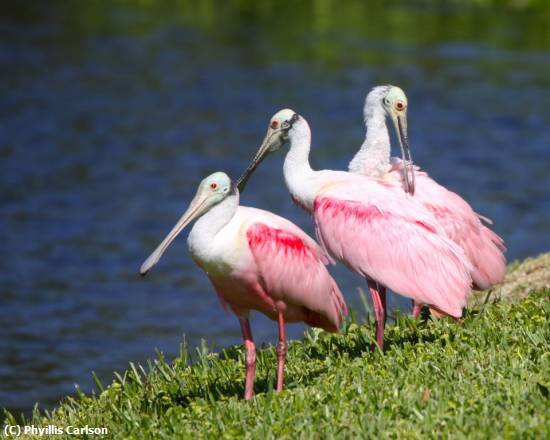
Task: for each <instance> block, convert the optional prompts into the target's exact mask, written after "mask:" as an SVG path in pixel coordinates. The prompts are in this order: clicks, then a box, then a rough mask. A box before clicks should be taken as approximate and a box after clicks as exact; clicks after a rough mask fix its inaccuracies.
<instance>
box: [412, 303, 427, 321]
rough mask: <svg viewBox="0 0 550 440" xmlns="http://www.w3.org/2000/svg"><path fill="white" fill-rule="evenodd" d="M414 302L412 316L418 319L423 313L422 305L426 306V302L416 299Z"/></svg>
mask: <svg viewBox="0 0 550 440" xmlns="http://www.w3.org/2000/svg"><path fill="white" fill-rule="evenodd" d="M412 304H413V309H412V317H413V318H414V319H417V318H418V317H419V316H420V314H421V313H422V307H424V304H422V303H421V302H417V301H415V300H414V299H413V300H412Z"/></svg>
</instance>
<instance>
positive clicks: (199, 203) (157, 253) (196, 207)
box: [139, 195, 206, 275]
mask: <svg viewBox="0 0 550 440" xmlns="http://www.w3.org/2000/svg"><path fill="white" fill-rule="evenodd" d="M205 202H206V199H205V198H204V197H202V196H199V195H197V196H195V198H194V199H193V200H192V201H191V203H190V204H189V207H188V208H187V210H186V211H185V213H184V214H183V215H182V216H181V217H180V219H179V220H178V222H177V223H176V225H175V226H174V227H173V228H172V230H171V231H170V232H169V233H168V235H167V236H166V238H165V239H164V240H162V242H161V243H160V244H159V245H158V246H157V248H156V249H155V250H154V251H153V253H152V254H151V255H149V257H148V258H147V260H145V261H144V262H143V264H142V265H141V267H140V269H139V273H140V275H145V274H146V273H147V272H149V270H150V269H151V268H152V267H153V266H154V265H155V264H157V263H158V262H159V260H160V258H161V257H162V255H163V254H164V252H166V249H168V247H169V246H170V244H171V243H172V241H174V239H175V238H176V237H177V236H178V234H179V233H180V232H181V231H182V230H183V228H185V227H186V226H187V225H188V224H189V223H191V222H192V221H193V220H194V219H195V218H197V217H198V216H199V215H201V214H202V213H203V212H204V207H205V205H206V203H205Z"/></svg>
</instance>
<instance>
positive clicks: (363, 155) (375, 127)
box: [348, 99, 390, 178]
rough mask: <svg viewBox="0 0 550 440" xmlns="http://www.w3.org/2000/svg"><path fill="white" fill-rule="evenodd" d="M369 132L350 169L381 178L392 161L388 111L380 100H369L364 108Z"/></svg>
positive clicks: (350, 164)
mask: <svg viewBox="0 0 550 440" xmlns="http://www.w3.org/2000/svg"><path fill="white" fill-rule="evenodd" d="M364 116H365V125H366V128H367V134H366V136H365V140H364V141H363V144H362V145H361V148H360V149H359V151H358V152H357V153H356V154H355V156H354V157H353V159H352V160H351V162H350V163H349V166H348V169H349V170H350V171H351V172H352V173H359V174H364V175H367V176H370V177H376V178H380V177H383V176H384V174H386V172H387V170H388V166H389V163H390V135H389V133H388V128H387V127H386V112H385V111H384V108H383V107H382V104H381V102H380V101H379V100H376V101H375V100H372V101H371V100H368V99H367V102H366V104H365V108H364Z"/></svg>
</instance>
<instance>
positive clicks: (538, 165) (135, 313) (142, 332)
mask: <svg viewBox="0 0 550 440" xmlns="http://www.w3.org/2000/svg"><path fill="white" fill-rule="evenodd" d="M69 3H70V2H68V3H66V2H54V3H53V5H55V6H52V8H51V9H50V8H48V9H46V7H42V9H38V10H32V9H30V10H20V9H13V10H10V11H9V13H8V14H6V15H5V16H3V17H2V18H0V32H1V35H2V38H1V39H0V77H1V83H0V85H1V87H2V91H1V93H0V158H1V159H0V163H1V173H0V199H1V205H0V230H1V231H2V240H1V241H0V253H1V255H2V256H3V257H2V259H1V260H0V316H1V324H0V407H8V408H11V409H14V410H16V411H26V412H28V411H29V410H30V409H31V408H32V406H33V405H34V403H35V402H39V404H40V406H41V407H46V408H47V407H51V406H52V405H54V404H55V403H56V402H57V401H58V400H59V399H60V398H61V397H62V396H64V395H66V394H71V393H73V392H74V384H75V383H78V384H79V385H80V386H81V387H82V389H83V390H85V391H89V390H90V389H92V379H91V371H95V372H96V373H97V374H98V376H99V377H100V378H101V379H102V380H104V381H105V382H108V381H110V379H111V378H112V372H113V371H120V370H123V369H125V368H126V366H127V363H128V362H129V361H134V362H143V361H144V360H146V359H147V358H151V357H154V356H155V349H160V350H162V351H164V352H165V354H166V355H167V356H168V357H171V356H174V355H176V354H177V353H178V352H179V347H180V344H181V343H182V341H183V339H184V336H183V335H185V340H186V342H187V344H188V345H189V346H190V347H191V348H192V347H195V346H197V345H198V344H199V343H200V340H201V338H204V339H205V340H206V342H207V345H208V346H209V347H212V348H215V349H219V348H222V347H224V346H227V345H229V344H236V343H240V341H241V339H240V332H239V326H238V324H237V321H236V319H235V318H234V317H233V316H232V315H230V314H227V313H226V312H224V311H223V310H222V308H221V307H220V306H219V304H218V300H217V298H216V295H215V294H214V292H213V289H212V287H211V286H210V284H209V282H208V280H207V278H206V277H205V276H204V274H203V273H202V272H201V271H200V270H199V269H198V268H197V267H195V265H194V264H193V262H192V261H191V259H190V257H189V255H188V253H187V250H186V244H185V237H186V234H182V236H181V237H180V238H179V239H178V240H177V242H176V243H175V245H174V246H173V247H172V248H171V249H170V250H169V251H168V252H167V253H166V254H165V256H164V258H163V259H162V260H161V263H160V264H159V265H158V266H157V267H155V269H154V270H153V271H152V273H151V274H150V275H149V276H148V277H146V278H140V277H139V276H138V268H139V266H140V264H141V263H142V261H143V260H144V258H146V257H147V256H148V255H149V253H150V252H151V251H152V250H153V249H154V247H155V246H156V245H157V244H158V242H159V240H160V239H162V238H163V237H164V235H165V233H166V232H167V231H168V230H169V229H170V228H171V226H172V225H173V224H174V222H175V220H177V218H178V217H179V215H181V213H182V212H183V210H184V209H185V208H186V206H187V204H188V202H189V201H190V199H191V197H192V196H193V195H194V193H195V190H196V185H197V184H198V182H199V181H200V180H201V179H202V178H203V177H204V176H205V175H207V174H209V173H211V172H213V171H216V170H224V171H226V172H228V173H229V174H230V175H232V176H234V177H236V176H238V175H239V174H240V173H241V171H242V170H243V169H244V167H245V166H246V165H247V162H248V160H249V159H250V158H251V156H252V154H253V153H254V152H255V150H256V148H257V147H258V145H259V142H261V140H262V138H263V135H264V133H265V130H266V128H267V123H268V121H269V118H270V117H271V115H272V114H273V113H275V112H276V111H277V110H279V109H281V108H283V107H291V108H293V109H295V110H297V111H298V112H300V113H301V114H302V115H304V116H305V117H306V118H307V119H308V121H309V122H310V124H311V126H312V129H313V134H314V139H313V142H314V147H313V150H312V163H313V165H314V166H316V167H318V168H334V169H341V168H345V167H346V164H347V162H348V161H349V159H350V158H351V157H352V155H353V153H354V151H355V150H356V149H357V148H358V146H359V145H360V143H361V141H362V137H363V126H362V114H361V110H362V103H363V99H364V95H365V93H366V92H367V91H368V90H369V89H370V87H372V86H374V85H376V84H380V83H389V82H391V83H394V84H397V85H400V86H401V87H403V88H404V89H405V90H406V92H407V93H408V96H409V103H410V105H409V107H410V108H409V131H410V133H409V134H410V141H411V146H412V148H413V154H414V157H415V160H416V162H417V163H418V164H420V165H421V166H422V167H423V168H424V169H426V170H427V171H428V172H429V173H430V174H431V175H432V176H433V177H435V178H436V179H437V180H438V181H440V182H441V183H442V184H444V185H446V186H448V187H449V188H452V189H453V190H456V191H457V192H459V193H460V194H462V195H463V196H464V197H465V198H466V199H467V200H469V201H470V203H471V204H472V206H473V207H474V208H475V210H476V211H478V212H480V213H482V214H484V215H486V216H488V217H491V218H492V219H493V220H494V222H495V225H494V229H495V230H496V231H497V232H498V233H499V234H500V235H502V236H503V237H504V238H505V240H506V243H507V245H508V249H509V250H508V257H509V259H517V258H524V257H527V256H530V255H534V254H537V253H540V252H543V251H547V250H548V248H549V245H550V240H549V237H550V198H549V197H548V192H549V188H550V177H549V173H548V170H549V165H550V130H549V129H548V127H550V116H549V114H550V112H549V111H548V109H549V108H550V75H548V72H549V71H550V51H549V50H548V46H550V44H548V45H546V43H545V44H543V43H541V44H540V47H537V46H536V44H535V46H534V47H532V46H531V40H528V41H527V40H526V41H523V40H521V39H519V40H518V41H516V40H515V38H516V34H514V33H512V35H508V33H507V32H508V30H507V29H508V28H506V23H507V21H506V20H505V19H503V20H504V24H502V22H498V23H497V24H495V25H494V28H495V29H496V30H497V31H499V32H500V33H499V32H497V36H496V37H494V38H493V34H489V33H488V34H487V35H486V34H482V35H481V36H480V37H479V38H478V37H477V36H476V35H474V37H475V38H474V37H472V38H469V37H468V35H466V36H464V35H462V33H460V32H458V33H456V35H455V34H453V33H452V32H451V33H449V34H448V35H447V34H446V35H444V36H442V37H441V38H439V37H437V34H436V37H433V38H426V39H424V38H423V37H422V35H424V34H423V33H422V32H420V31H419V35H420V37H419V38H416V39H415V38H413V37H412V36H410V35H409V37H408V38H393V37H392V36H391V33H386V32H385V30H384V29H379V30H378V31H376V30H375V31H373V34H366V35H365V34H358V33H357V31H356V30H352V29H347V28H346V27H345V26H341V27H338V26H337V25H334V28H331V27H330V24H329V25H327V26H328V27H327V28H326V29H325V28H323V22H322V20H321V22H320V24H319V23H317V21H315V22H314V23H313V24H312V26H313V27H315V29H317V26H320V28H319V29H317V31H316V32H317V33H316V34H315V33H312V32H311V30H310V29H303V30H301V29H300V27H299V26H297V25H290V24H289V35H285V34H284V32H283V30H284V28H283V29H281V26H280V25H277V29H262V26H256V25H255V24H254V20H252V19H249V18H248V16H247V15H246V14H243V16H242V17H240V18H238V20H240V21H237V22H236V24H233V25H229V24H226V25H225V27H224V26H223V25H222V24H220V18H219V17H218V18H217V20H218V21H217V22H215V23H213V24H210V25H209V18H208V14H207V15H206V16H205V18H204V17H203V18H202V19H201V20H199V21H198V23H196V22H195V21H194V20H195V18H196V17H195V15H193V14H188V15H189V16H188V15H186V14H185V13H181V17H180V15H178V14H172V13H171V12H170V11H160V12H159V11H155V12H154V17H155V18H154V19H152V18H150V17H149V16H148V14H149V12H148V11H147V10H141V9H139V8H138V9H132V8H124V7H121V6H119V7H116V8H114V7H113V8H112V9H111V8H109V7H103V8H100V9H99V12H98V11H95V12H94V11H93V10H91V11H85V13H80V12H78V11H75V10H74V9H72V7H70V6H68V5H69ZM92 3H93V2H92ZM29 7H30V6H29ZM35 7H36V6H35ZM199 12H200V11H199ZM199 12H197V14H198V15H200V14H199ZM406 12H407V11H406ZM409 12H410V13H411V14H421V15H422V14H426V11H424V10H421V11H416V10H411V11H409ZM94 13H96V15H97V16H96V15H93V14H94ZM429 13H430V14H432V15H434V14H435V15H436V16H437V14H443V15H445V14H448V11H443V12H442V11H431V12H429ZM457 14H459V13H457ZM468 14H471V13H467V14H466V17H469V15H468ZM422 16H423V15H422ZM86 17H92V18H93V19H90V22H88V21H86V20H85V19H84V18H86ZM460 17H461V16H460V14H459V17H458V18H460ZM197 20H198V19H197ZM526 20H527V19H526ZM221 21H223V20H221ZM260 21H261V20H260ZM491 29H493V28H491ZM503 29H504V30H503ZM493 30H494V29H493ZM264 31H265V33H262V32H264ZM516 31H517V32H518V33H519V34H518V35H519V37H521V35H522V34H521V32H523V31H521V30H516ZM376 32H378V34H377V33H376ZM441 32H442V33H443V34H445V32H444V29H442V30H441ZM510 32H511V30H510ZM519 37H518V38H519ZM476 38H478V39H476ZM499 38H500V39H502V40H503V41H504V42H505V43H506V44H498V43H499V41H501V40H499ZM523 46H528V47H527V48H526V47H523ZM282 160H283V156H282V155H279V156H278V157H276V158H272V159H271V160H270V161H267V162H265V163H264V165H263V166H262V167H260V169H259V170H258V172H257V174H256V175H255V177H254V182H255V184H254V185H250V186H249V188H248V190H247V193H246V194H244V195H243V197H242V203H243V204H247V205H253V206H257V207H262V208H265V209H269V210H271V211H273V212H276V213H278V214H281V215H283V216H285V217H288V218H289V219H291V220H293V221H294V222H296V223H297V224H299V225H300V226H302V227H303V228H304V229H306V230H308V231H310V232H311V225H310V220H309V219H308V218H307V217H306V216H305V215H304V214H303V212H302V211H300V210H299V209H297V208H295V207H294V206H293V205H292V204H291V203H290V200H289V197H288V195H287V191H286V188H285V187H284V184H283V181H282V172H281V167H282ZM333 274H334V275H335V277H336V278H337V280H338V282H339V284H340V286H341V288H342V290H343V291H344V292H345V294H346V298H347V301H348V304H349V305H351V307H352V308H355V309H357V310H358V312H359V313H361V312H362V310H363V306H362V305H361V301H360V299H359V296H358V295H357V287H359V286H362V285H363V282H362V281H361V280H360V279H358V277H356V276H354V275H352V274H350V273H348V272H347V271H346V270H343V269H341V268H335V269H334V270H333ZM390 304H391V306H392V307H407V306H408V302H404V301H402V300H400V299H399V298H397V297H393V298H392V300H391V302H390ZM253 331H254V334H255V337H256V340H257V341H258V342H270V341H274V340H275V338H276V326H275V324H274V323H271V322H270V321H268V320H267V319H265V318H263V317H261V316H257V315H256V316H255V317H254V319H253ZM302 332H303V327H302V326H299V325H294V326H291V328H290V331H289V334H290V335H291V337H293V338H298V337H300V335H301V334H302Z"/></svg>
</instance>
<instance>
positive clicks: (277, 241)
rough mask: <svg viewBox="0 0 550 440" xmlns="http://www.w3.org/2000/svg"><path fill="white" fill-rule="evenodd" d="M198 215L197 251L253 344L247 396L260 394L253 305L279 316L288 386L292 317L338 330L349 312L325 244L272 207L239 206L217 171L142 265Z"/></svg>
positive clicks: (193, 243)
mask: <svg viewBox="0 0 550 440" xmlns="http://www.w3.org/2000/svg"><path fill="white" fill-rule="evenodd" d="M195 219H196V222H195V224H194V226H193V228H192V230H191V232H190V233H189V237H188V239H187V243H188V245H189V251H190V253H191V256H192V257H193V260H194V261H195V262H196V263H197V265H198V266H199V267H201V268H202V269H203V270H204V271H205V272H206V274H207V275H208V278H209V279H210V281H211V282H212V284H213V285H214V287H215V289H216V292H217V293H218V296H219V298H220V300H221V302H222V304H223V305H224V306H225V307H226V308H228V309H231V310H232V311H233V312H234V313H235V315H236V316H237V317H238V319H239V323H240V326H241V332H242V335H243V339H244V346H245V348H246V383H245V398H246V399H250V398H251V397H252V395H253V393H254V391H253V385H254V375H255V370H256V348H255V345H254V341H253V339H252V331H251V328H250V322H249V313H250V311H251V310H258V311H260V312H262V313H264V314H265V315H266V316H268V317H269V318H271V319H273V320H274V321H277V322H278V325H279V343H278V345H277V356H278V370H277V391H281V390H282V389H283V370H284V364H285V356H286V335H285V322H305V323H307V324H309V325H312V326H315V327H321V328H323V329H325V330H328V331H331V332H337V331H338V329H339V327H340V325H341V323H342V319H343V316H344V315H345V314H347V308H346V304H345V302H344V299H343V297H342V294H341V292H340V290H339V289H338V286H337V285H336V282H335V281H334V280H333V278H332V277H331V276H330V274H329V273H328V271H327V269H326V267H325V265H326V264H327V263H328V260H327V258H326V256H325V254H324V252H323V250H322V249H321V248H320V247H319V245H318V244H317V243H316V242H315V241H314V240H313V239H312V238H310V237H309V236H308V235H307V234H306V233H305V232H303V231H302V230H301V229H300V228H298V227H297V226H296V225H294V224H293V223H291V222H289V221H288V220H286V219H284V218H282V217H279V216H277V215H275V214H272V213H270V212H267V211H263V210H260V209H255V208H247V207H242V206H239V193H238V191H237V190H236V188H235V187H234V186H233V185H232V184H231V180H230V179H229V177H228V176H227V175H226V174H225V173H221V172H218V173H214V174H212V175H210V176H208V177H207V178H205V179H204V180H203V181H202V182H201V184H200V185H199V189H198V190H197V194H196V196H195V197H194V198H193V200H192V201H191V204H190V205H189V208H188V209H187V211H186V212H185V213H184V214H183V216H182V217H181V218H180V220H179V221H178V222H177V223H176V225H175V226H174V227H173V228H172V230H171V231H170V233H169V234H168V235H167V236H166V238H165V239H164V240H163V241H162V242H161V243H160V245H159V246H158V247H157V248H156V249H155V251H154V252H153V253H152V254H151V255H150V256H149V258H147V260H145V262H144V263H143V265H142V266H141V269H140V273H141V274H142V275H144V274H146V273H147V272H148V271H149V270H150V269H151V267H153V266H154V265H155V264H156V263H157V262H158V261H159V259H160V258H161V256H162V254H163V253H164V252H165V251H166V249H167V248H168V246H169V245H170V243H171V242H172V241H173V240H174V238H175V237H176V236H177V235H178V234H179V233H180V232H181V231H182V230H183V228H184V227H185V226H186V225H187V224H189V223H190V222H191V221H193V220H195Z"/></svg>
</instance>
